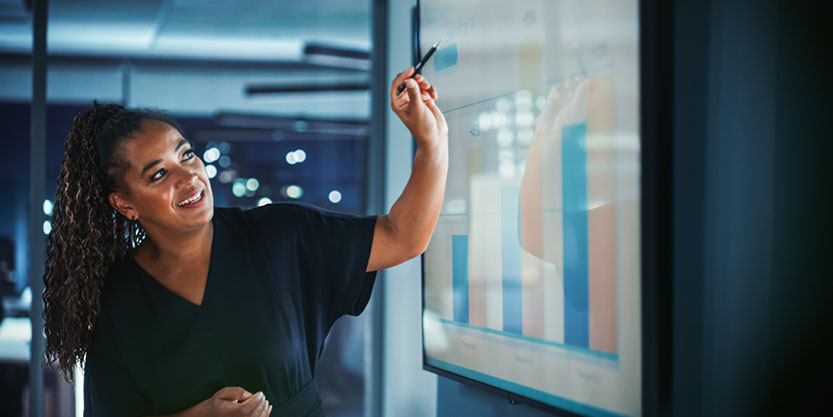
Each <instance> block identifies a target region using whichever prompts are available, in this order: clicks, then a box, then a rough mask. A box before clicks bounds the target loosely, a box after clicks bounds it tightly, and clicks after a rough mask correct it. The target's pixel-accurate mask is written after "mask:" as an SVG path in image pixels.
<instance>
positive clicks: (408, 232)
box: [387, 135, 448, 257]
mask: <svg viewBox="0 0 833 417" xmlns="http://www.w3.org/2000/svg"><path fill="white" fill-rule="evenodd" d="M447 176H448V136H447V135H441V137H440V139H438V140H436V141H434V142H433V143H430V144H421V145H419V148H417V152H416V156H415V157H414V163H413V167H412V169H411V177H410V178H409V179H408V183H407V185H406V186H405V189H404V190H403V191H402V195H400V196H399V198H398V199H397V200H396V202H395V203H394V204H393V206H392V207H391V209H390V213H389V214H388V216H387V218H388V220H389V221H390V224H391V228H392V229H393V230H394V234H395V236H396V241H397V242H402V244H404V245H407V247H408V249H409V252H410V251H412V252H410V254H411V255H412V257H413V256H418V255H419V254H421V253H422V252H424V251H425V249H426V248H427V247H428V242H429V241H430V240H431V234H432V233H433V232H434V227H435V226H436V225H437V219H438V218H439V215H440V210H441V208H442V204H443V195H444V194H445V183H446V177H447Z"/></svg>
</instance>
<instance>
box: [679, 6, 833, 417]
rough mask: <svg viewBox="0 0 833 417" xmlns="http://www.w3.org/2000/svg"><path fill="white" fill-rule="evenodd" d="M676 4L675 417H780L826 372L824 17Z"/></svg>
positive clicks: (805, 400) (810, 12) (809, 398)
mask: <svg viewBox="0 0 833 417" xmlns="http://www.w3.org/2000/svg"><path fill="white" fill-rule="evenodd" d="M675 5H676V7H677V8H676V11H675V66H674V75H675V92H674V103H673V106H674V115H675V120H674V121H675V131H674V192H673V194H674V209H673V213H674V232H673V234H674V276H673V288H674V303H673V305H674V324H673V352H674V360H673V381H674V383H673V385H674V387H673V395H672V410H673V414H674V415H679V416H683V415H762V414H773V415H774V414H783V413H786V414H790V413H791V412H796V409H802V408H805V407H808V406H809V404H813V403H814V402H819V403H820V401H821V400H820V399H818V398H820V397H819V396H818V395H819V394H821V390H822V388H821V387H822V385H821V384H820V382H821V377H822V375H829V372H830V371H831V368H830V361H829V360H825V359H823V356H822V355H820V353H821V352H819V350H820V349H821V348H822V346H823V345H822V344H821V337H822V334H823V332H821V329H822V328H824V326H823V325H822V320H825V317H827V318H829V307H827V306H828V305H829V301H830V294H831V292H830V284H829V282H830V279H829V277H830V270H829V268H828V269H827V270H825V269H824V265H823V262H822V259H823V258H824V256H825V255H826V253H825V252H826V251H828V250H829V248H830V246H831V245H830V238H831V236H833V233H831V229H830V214H831V212H830V209H829V207H830V202H831V199H830V192H831V190H833V187H831V178H833V175H831V170H830V169H829V168H828V167H827V165H826V164H829V162H827V161H828V160H829V158H830V156H831V152H830V149H831V146H830V137H831V130H830V128H829V126H827V125H826V122H825V119H826V118H827V117H829V115H830V109H831V108H830V104H829V103H830V95H829V94H830V88H829V86H830V81H829V74H830V67H829V64H826V63H824V62H822V59H821V56H820V51H822V50H825V49H828V50H829V39H831V37H830V34H829V31H828V30H827V29H826V28H825V26H824V25H825V24H824V23H823V22H822V21H821V17H820V16H824V15H827V16H829V12H826V13H825V12H823V11H822V10H816V9H815V8H814V7H812V6H810V5H809V2H803V3H802V2H788V1H780V2H779V1H774V0H765V1H751V0H750V1H746V0H741V1H731V2H726V1H711V2H694V1H678V2H676V3H675ZM825 45H827V46H825ZM826 65H827V66H826ZM825 276H826V277H827V278H824V277H825ZM824 309H827V310H828V311H827V313H828V314H825V311H823V310H824ZM808 410H809V409H808Z"/></svg>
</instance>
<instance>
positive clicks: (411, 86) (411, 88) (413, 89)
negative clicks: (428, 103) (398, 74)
mask: <svg viewBox="0 0 833 417" xmlns="http://www.w3.org/2000/svg"><path fill="white" fill-rule="evenodd" d="M405 89H406V90H408V98H409V99H410V101H411V103H413V104H414V105H416V106H417V107H418V106H419V103H421V102H422V91H421V90H420V89H419V83H418V82H416V80H412V79H408V80H405Z"/></svg>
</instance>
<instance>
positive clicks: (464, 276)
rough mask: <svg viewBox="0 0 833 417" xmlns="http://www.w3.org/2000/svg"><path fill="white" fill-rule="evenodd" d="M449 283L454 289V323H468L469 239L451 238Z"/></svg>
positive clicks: (453, 236)
mask: <svg viewBox="0 0 833 417" xmlns="http://www.w3.org/2000/svg"><path fill="white" fill-rule="evenodd" d="M451 281H452V287H453V289H454V297H453V300H454V306H453V307H454V321H456V322H458V323H466V324H468V322H469V237H468V235H452V236H451Z"/></svg>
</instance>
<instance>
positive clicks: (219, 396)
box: [205, 387, 272, 417]
mask: <svg viewBox="0 0 833 417" xmlns="http://www.w3.org/2000/svg"><path fill="white" fill-rule="evenodd" d="M205 409H206V411H207V415H209V416H212V417H214V416H217V417H267V416H269V414H270V413H271V412H272V406H271V405H269V401H267V400H266V396H265V395H264V394H263V392H258V393H256V394H252V393H250V392H248V391H246V390H245V389H243V388H240V387H225V388H223V389H221V390H219V391H217V392H216V393H215V394H214V395H213V396H212V397H211V398H209V399H207V400H206V401H205Z"/></svg>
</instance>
